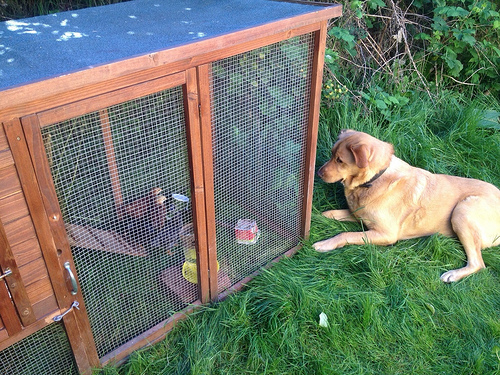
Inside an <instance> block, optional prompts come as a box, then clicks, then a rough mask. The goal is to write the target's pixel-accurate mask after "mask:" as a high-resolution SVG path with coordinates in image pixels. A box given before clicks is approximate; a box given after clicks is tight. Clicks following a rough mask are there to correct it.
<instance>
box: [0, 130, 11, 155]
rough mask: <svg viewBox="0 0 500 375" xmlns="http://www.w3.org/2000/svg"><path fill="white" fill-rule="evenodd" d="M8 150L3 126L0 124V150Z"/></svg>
mask: <svg viewBox="0 0 500 375" xmlns="http://www.w3.org/2000/svg"><path fill="white" fill-rule="evenodd" d="M5 150H9V143H8V142H7V137H6V136H5V132H4V131H3V128H2V127H1V126H0V151H5Z"/></svg>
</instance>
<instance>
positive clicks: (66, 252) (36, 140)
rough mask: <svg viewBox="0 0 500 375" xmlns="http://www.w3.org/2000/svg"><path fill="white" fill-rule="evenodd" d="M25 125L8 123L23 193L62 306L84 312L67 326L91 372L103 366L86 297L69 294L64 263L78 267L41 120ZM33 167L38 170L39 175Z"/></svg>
mask: <svg viewBox="0 0 500 375" xmlns="http://www.w3.org/2000/svg"><path fill="white" fill-rule="evenodd" d="M23 126H24V128H23V127H22V126H21V123H20V121H19V120H17V119H16V120H12V121H9V122H7V123H4V129H5V134H6V135H7V139H8V141H9V145H10V148H11V150H12V155H13V157H14V161H15V163H16V166H17V168H18V169H19V177H20V179H21V182H22V185H23V191H24V194H25V196H26V201H27V204H28V207H29V210H30V214H31V217H32V219H33V223H34V226H35V229H36V233H37V237H38V240H39V243H40V247H41V249H42V254H43V257H44V260H45V264H46V265H47V270H48V272H49V275H50V279H51V281H52V285H53V287H54V292H55V294H56V298H57V302H58V305H59V307H60V308H62V309H63V310H66V309H68V308H69V307H70V306H71V304H72V303H73V301H75V300H77V301H78V302H79V304H80V310H76V311H72V313H70V314H67V315H66V316H65V318H64V324H65V327H66V333H67V334H68V338H69V340H70V343H71V347H72V350H73V353H74V357H75V360H76V363H77V365H78V368H79V369H80V370H81V371H82V372H83V371H89V369H90V368H92V367H98V366H99V357H98V355H97V351H96V348H95V344H94V341H93V338H92V333H91V330H90V323H89V321H88V317H87V311H86V309H85V304H84V301H83V298H82V296H81V294H78V295H76V296H72V295H71V294H70V292H69V287H68V280H67V279H66V277H68V276H67V273H66V272H65V271H66V270H65V269H64V263H65V262H69V264H70V267H71V268H72V269H73V270H74V269H75V266H74V263H73V258H72V255H71V250H70V247H69V244H68V240H67V237H66V230H65V228H64V223H63V222H62V219H61V212H60V209H59V203H58V201H57V196H56V193H55V190H54V185H53V182H52V176H51V173H50V168H49V165H48V160H47V155H46V153H45V149H44V146H43V140H42V137H41V134H40V127H39V124H38V120H37V117H36V116H30V117H28V118H26V119H24V120H23ZM28 143H29V145H30V150H29V151H28V147H27V144H28ZM33 166H35V167H36V168H37V169H36V174H35V169H34V167H33ZM77 282H78V281H77Z"/></svg>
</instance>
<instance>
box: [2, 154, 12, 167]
mask: <svg viewBox="0 0 500 375" xmlns="http://www.w3.org/2000/svg"><path fill="white" fill-rule="evenodd" d="M13 164H14V159H12V154H11V152H10V150H3V151H0V168H5V167H8V166H9V165H13Z"/></svg>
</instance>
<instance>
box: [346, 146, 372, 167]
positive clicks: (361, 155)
mask: <svg viewBox="0 0 500 375" xmlns="http://www.w3.org/2000/svg"><path fill="white" fill-rule="evenodd" d="M349 149H350V150H351V152H352V154H353V155H354V160H355V161H356V165H357V166H358V168H366V167H368V161H369V158H370V149H369V148H368V146H367V145H366V144H363V143H362V144H354V145H350V146H349Z"/></svg>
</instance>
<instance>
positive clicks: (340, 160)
mask: <svg viewBox="0 0 500 375" xmlns="http://www.w3.org/2000/svg"><path fill="white" fill-rule="evenodd" d="M336 161H337V163H339V164H342V163H343V162H342V159H341V158H340V157H338V156H337V159H336Z"/></svg>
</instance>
